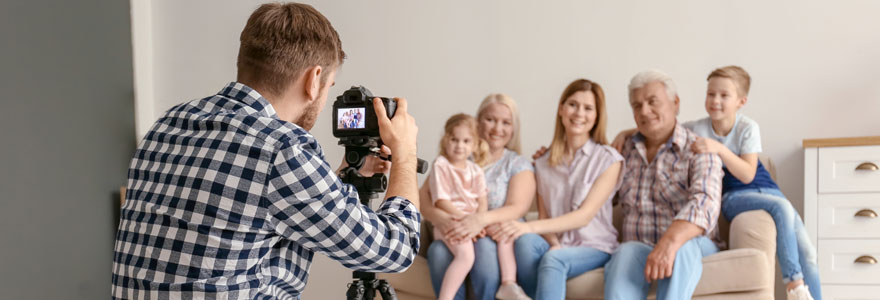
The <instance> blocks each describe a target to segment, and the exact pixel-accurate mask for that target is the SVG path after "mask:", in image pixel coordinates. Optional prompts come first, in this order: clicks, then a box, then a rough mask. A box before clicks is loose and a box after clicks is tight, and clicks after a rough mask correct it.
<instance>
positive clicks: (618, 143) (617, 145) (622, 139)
mask: <svg viewBox="0 0 880 300" xmlns="http://www.w3.org/2000/svg"><path fill="white" fill-rule="evenodd" d="M636 131H637V129H628V130H624V131H621V132H620V133H618V134H617V136H615V137H614V141H612V142H611V147H612V148H614V149H616V150H617V152H622V151H623V144H626V139H628V138H629V137H630V136H632V135H633V134H636Z"/></svg>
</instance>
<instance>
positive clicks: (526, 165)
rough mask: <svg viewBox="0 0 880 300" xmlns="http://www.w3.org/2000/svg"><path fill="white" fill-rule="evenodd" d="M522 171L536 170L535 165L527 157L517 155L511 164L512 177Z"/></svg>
mask: <svg viewBox="0 0 880 300" xmlns="http://www.w3.org/2000/svg"><path fill="white" fill-rule="evenodd" d="M522 171H532V172H534V171H535V167H534V166H532V162H531V161H529V160H528V159H526V158H525V157H522V156H519V155H517V156H516V158H514V159H513V162H512V163H511V165H510V177H511V178H512V177H513V176H514V175H516V174H519V172H522Z"/></svg>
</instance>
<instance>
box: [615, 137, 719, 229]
mask: <svg viewBox="0 0 880 300" xmlns="http://www.w3.org/2000/svg"><path fill="white" fill-rule="evenodd" d="M696 137H697V135H696V134H695V133H694V132H692V131H690V130H687V129H685V128H684V127H682V126H681V125H680V124H676V125H675V129H674V132H673V134H672V137H670V139H669V141H668V142H666V143H665V144H663V145H661V146H660V148H659V149H658V150H657V154H656V155H655V156H654V159H653V160H652V161H651V162H650V163H649V162H648V160H647V156H646V148H645V142H644V137H643V136H642V135H641V134H636V135H634V136H633V137H632V138H630V139H629V140H627V141H626V143H625V145H624V147H623V156H624V161H625V165H626V170H625V171H624V176H623V183H622V185H621V187H620V190H619V196H620V199H619V201H620V203H621V205H622V206H623V214H624V216H623V228H622V229H623V241H639V242H643V243H646V244H648V245H654V244H655V243H657V241H659V240H660V237H662V236H663V234H664V233H665V232H666V229H667V228H669V226H670V225H672V222H673V221H675V220H684V221H688V222H690V223H693V224H695V225H697V226H699V227H700V228H703V229H704V230H705V232H704V234H705V235H706V236H708V237H710V238H712V239H713V240H714V241H715V242H716V243H719V241H720V240H719V236H718V230H716V224H717V223H718V216H719V213H720V212H721V177H723V176H724V172H722V171H721V157H719V156H718V155H717V154H695V153H694V152H693V151H692V150H691V144H692V143H693V141H694V140H695V139H696Z"/></svg>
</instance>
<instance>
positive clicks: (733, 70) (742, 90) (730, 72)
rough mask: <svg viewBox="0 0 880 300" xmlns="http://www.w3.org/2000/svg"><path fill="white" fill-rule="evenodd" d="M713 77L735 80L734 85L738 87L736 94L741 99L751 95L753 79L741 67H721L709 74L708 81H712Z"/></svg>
mask: <svg viewBox="0 0 880 300" xmlns="http://www.w3.org/2000/svg"><path fill="white" fill-rule="evenodd" d="M712 77H721V78H727V79H730V80H733V84H734V85H736V93H737V94H738V95H739V96H740V97H746V96H748V95H749V86H751V85H752V77H751V76H749V73H748V72H746V70H744V69H743V68H741V67H739V66H726V67H720V68H718V69H715V70H713V71H712V73H709V77H706V80H707V81H708V80H709V79H712Z"/></svg>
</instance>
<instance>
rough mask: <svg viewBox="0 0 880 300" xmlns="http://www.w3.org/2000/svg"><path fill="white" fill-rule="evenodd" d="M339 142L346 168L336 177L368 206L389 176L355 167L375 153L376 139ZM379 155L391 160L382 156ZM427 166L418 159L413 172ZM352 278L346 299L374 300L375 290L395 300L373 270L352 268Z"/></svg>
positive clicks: (423, 170)
mask: <svg viewBox="0 0 880 300" xmlns="http://www.w3.org/2000/svg"><path fill="white" fill-rule="evenodd" d="M339 144H340V145H344V146H345V162H346V163H348V167H345V168H343V169H342V170H340V171H339V179H340V180H342V182H344V183H348V184H351V185H353V186H354V187H355V188H356V189H357V192H358V197H359V198H360V200H361V204H363V205H366V206H369V205H370V200H371V199H373V198H374V197H376V194H377V193H381V192H384V191H385V188H387V187H388V178H387V177H385V174H382V173H377V174H373V176H370V177H364V176H362V175H361V174H360V173H359V172H358V170H360V168H361V167H362V166H363V165H364V162H365V161H366V159H367V156H370V155H376V154H377V153H378V150H377V149H378V148H379V142H378V141H377V139H376V138H369V137H345V138H342V139H341V140H340V141H339ZM379 158H381V159H383V160H390V159H391V158H390V157H388V158H383V157H381V156H380V157H379ZM427 169H428V163H427V162H426V161H424V160H422V159H418V163H417V165H416V172H418V173H422V174H424V173H425V172H426V171H427ZM352 278H354V280H353V281H352V282H351V283H349V284H348V291H347V292H346V293H345V294H346V296H347V297H348V299H349V300H373V299H375V298H376V291H378V292H379V294H380V295H381V296H382V299H384V300H397V295H396V294H395V292H394V287H392V286H391V284H389V283H388V281H385V280H384V279H376V274H375V273H370V272H361V271H354V272H352Z"/></svg>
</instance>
